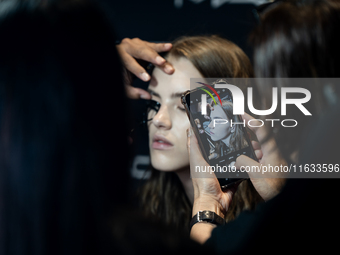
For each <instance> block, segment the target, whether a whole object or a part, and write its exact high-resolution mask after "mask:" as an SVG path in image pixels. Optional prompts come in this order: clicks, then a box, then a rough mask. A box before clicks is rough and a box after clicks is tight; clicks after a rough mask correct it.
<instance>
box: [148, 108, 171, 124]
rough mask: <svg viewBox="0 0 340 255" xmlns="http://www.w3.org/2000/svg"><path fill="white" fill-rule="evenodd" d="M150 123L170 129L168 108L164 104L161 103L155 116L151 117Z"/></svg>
mask: <svg viewBox="0 0 340 255" xmlns="http://www.w3.org/2000/svg"><path fill="white" fill-rule="evenodd" d="M152 123H153V124H154V125H155V126H156V127H157V128H163V129H171V127H172V122H171V117H170V113H169V109H168V107H167V106H166V105H162V106H161V108H160V109H159V111H158V112H157V114H156V115H155V117H154V118H153V119H152Z"/></svg>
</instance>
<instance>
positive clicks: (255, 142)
mask: <svg viewBox="0 0 340 255" xmlns="http://www.w3.org/2000/svg"><path fill="white" fill-rule="evenodd" d="M251 145H252V146H253V149H254V150H260V149H261V145H260V143H259V142H257V141H251Z"/></svg>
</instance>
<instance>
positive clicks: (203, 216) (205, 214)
mask: <svg viewBox="0 0 340 255" xmlns="http://www.w3.org/2000/svg"><path fill="white" fill-rule="evenodd" d="M214 214H215V213H214V212H211V211H200V212H198V213H197V220H198V221H202V220H203V221H213V220H214Z"/></svg>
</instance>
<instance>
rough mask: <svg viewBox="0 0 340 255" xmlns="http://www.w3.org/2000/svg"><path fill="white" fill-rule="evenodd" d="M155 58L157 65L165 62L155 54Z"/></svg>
mask: <svg viewBox="0 0 340 255" xmlns="http://www.w3.org/2000/svg"><path fill="white" fill-rule="evenodd" d="M155 60H156V63H157V64H158V65H162V64H164V62H165V59H164V58H162V57H160V56H157V57H156V59H155Z"/></svg>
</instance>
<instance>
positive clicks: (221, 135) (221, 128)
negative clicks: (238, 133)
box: [208, 105, 231, 141]
mask: <svg viewBox="0 0 340 255" xmlns="http://www.w3.org/2000/svg"><path fill="white" fill-rule="evenodd" d="M210 119H211V122H210V123H209V125H208V127H209V129H210V135H211V139H212V140H213V141H219V140H222V139H225V138H227V137H228V136H229V135H230V133H231V127H230V120H229V119H228V117H227V114H226V113H225V112H224V110H223V109H222V107H221V106H220V105H215V106H214V110H213V111H211V112H210ZM214 120H215V121H214ZM223 120H227V121H228V123H225V121H223ZM214 123H215V127H214ZM221 123H223V124H221Z"/></svg>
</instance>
